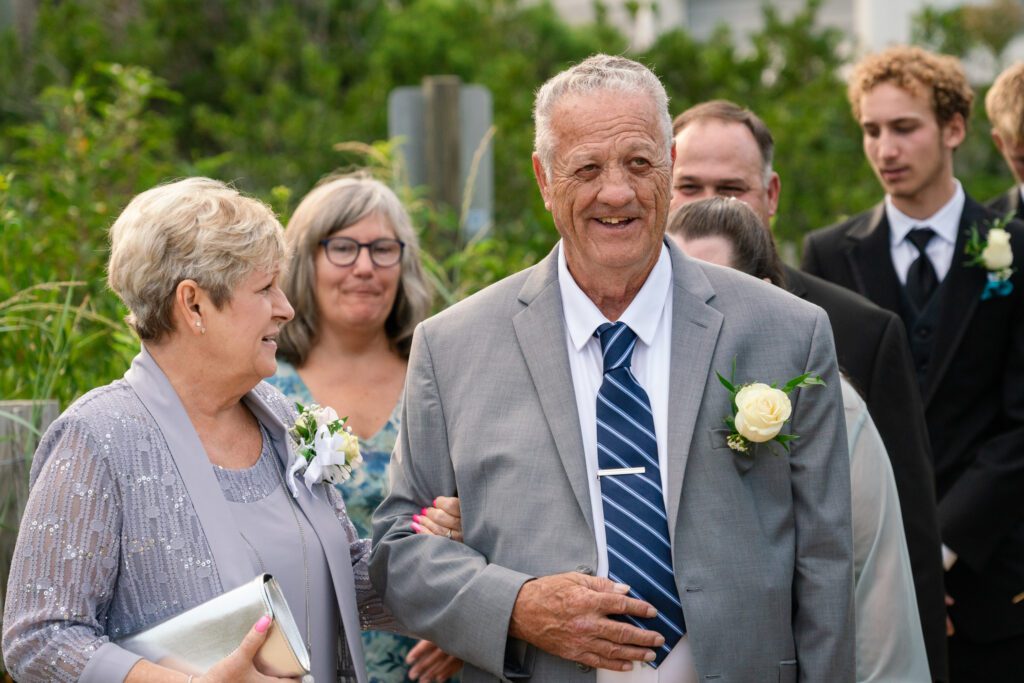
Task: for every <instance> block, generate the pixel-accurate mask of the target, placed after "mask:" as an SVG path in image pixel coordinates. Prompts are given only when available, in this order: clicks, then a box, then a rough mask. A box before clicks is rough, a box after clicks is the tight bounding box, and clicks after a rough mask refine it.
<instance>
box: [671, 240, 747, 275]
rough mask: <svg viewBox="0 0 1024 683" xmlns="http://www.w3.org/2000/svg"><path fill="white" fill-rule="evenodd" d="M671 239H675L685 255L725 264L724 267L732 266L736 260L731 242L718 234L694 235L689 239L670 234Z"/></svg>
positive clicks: (718, 264)
mask: <svg viewBox="0 0 1024 683" xmlns="http://www.w3.org/2000/svg"><path fill="white" fill-rule="evenodd" d="M672 239H674V240H675V241H676V244H677V245H679V248H680V249H682V250H683V252H684V253H685V254H686V255H687V256H690V257H692V258H695V259H699V260H701V261H707V262H708V263H714V264H715V265H716V266H725V267H726V268H732V267H733V263H735V261H736V255H735V254H734V253H733V250H732V243H730V242H729V240H727V239H725V238H724V237H721V236H719V235H712V236H710V237H696V238H694V239H690V240H688V239H684V238H682V237H679V236H678V235H672Z"/></svg>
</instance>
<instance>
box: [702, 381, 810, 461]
mask: <svg viewBox="0 0 1024 683" xmlns="http://www.w3.org/2000/svg"><path fill="white" fill-rule="evenodd" d="M715 374H716V375H718V381H719V382H721V383H722V386H724V387H725V388H726V390H727V391H728V392H729V393H730V394H731V395H732V414H731V415H727V416H726V417H725V420H724V421H725V424H726V425H727V426H728V427H729V429H731V430H732V433H730V434H729V435H728V436H727V437H726V440H725V441H726V443H727V444H728V445H729V448H731V449H733V450H734V451H739V452H740V453H747V452H749V451H750V447H751V444H758V443H765V442H768V441H775V442H777V443H779V444H781V445H782V447H783V448H784V449H786V451H787V452H788V451H789V442H791V441H793V440H795V439H798V438H800V437H799V436H798V435H796V434H783V433H782V426H783V425H784V424H785V423H786V421H787V420H789V417H790V415H791V414H792V412H793V405H792V403H790V401H789V394H790V393H791V392H793V391H794V390H795V389H798V388H800V387H811V386H825V382H824V380H822V379H821V377H819V376H818V375H815V374H814V373H812V372H808V373H806V374H803V375H800V376H799V377H794V378H793V379H791V380H789V381H788V382H786V383H785V384H784V385H783V386H782V387H781V388H779V387H777V386H776V385H775V384H765V383H763V382H752V383H750V384H741V385H739V386H736V385H735V384H734V383H733V381H731V380H727V379H726V378H725V377H723V376H722V375H721V373H717V372H716V373H715ZM735 374H736V367H735V363H734V364H733V375H735Z"/></svg>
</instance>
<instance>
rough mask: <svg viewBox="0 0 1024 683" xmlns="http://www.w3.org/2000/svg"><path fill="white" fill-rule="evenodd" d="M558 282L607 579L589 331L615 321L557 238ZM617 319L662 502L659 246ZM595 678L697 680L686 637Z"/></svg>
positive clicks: (604, 681) (664, 420) (633, 682)
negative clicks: (653, 451)
mask: <svg viewBox="0 0 1024 683" xmlns="http://www.w3.org/2000/svg"><path fill="white" fill-rule="evenodd" d="M558 287H559V290H560V291H561V294H562V311H563V315H564V317H565V331H566V335H565V342H566V348H567V350H568V352H569V369H570V371H571V372H572V384H573V389H574V390H575V393H576V409H577V412H578V413H579V417H580V428H581V430H582V436H583V453H584V456H585V458H586V461H587V480H588V484H589V488H590V506H591V512H592V514H593V519H594V540H595V541H596V542H597V570H596V572H595V574H596V575H597V576H608V546H607V542H606V540H605V529H604V508H603V507H602V503H601V484H600V482H599V481H598V479H597V392H598V390H599V389H600V388H601V382H602V381H603V380H604V363H603V355H602V353H601V341H600V340H599V339H598V338H597V337H595V336H594V331H595V330H596V329H597V328H598V326H600V325H601V324H603V323H606V322H616V321H610V320H608V319H607V318H606V317H605V316H604V314H603V313H601V311H600V310H599V309H598V308H597V306H596V305H595V304H594V302H593V301H591V300H590V298H589V297H588V296H587V295H586V294H585V293H584V292H583V290H582V289H580V287H579V285H578V284H576V281H575V280H574V279H573V277H572V275H571V274H570V273H569V268H568V266H567V264H566V261H565V252H564V250H563V249H562V245H561V243H559V245H558ZM619 320H621V321H622V322H624V323H626V324H627V325H629V328H630V329H631V330H633V331H634V332H635V333H636V335H637V338H638V340H637V344H636V348H635V349H634V351H633V360H632V364H631V368H632V371H633V375H634V376H635V377H636V380H637V381H638V382H639V383H640V385H641V386H642V387H643V388H644V390H645V391H646V392H647V396H648V397H649V398H650V400H651V411H652V412H653V413H654V434H655V436H656V437H657V441H658V465H659V467H660V468H661V484H662V486H661V490H662V495H663V496H665V499H666V502H665V504H666V507H667V506H668V499H667V486H666V480H665V474H666V472H667V471H668V455H667V454H668V437H667V434H668V431H667V430H668V393H669V364H670V360H671V357H672V261H671V259H670V257H669V253H668V248H667V247H665V246H662V248H661V256H660V257H659V258H658V262H657V263H656V264H655V265H654V269H653V270H651V273H650V275H648V276H647V281H646V282H644V284H643V287H641V288H640V291H639V292H638V293H637V295H636V297H635V298H634V299H633V301H632V302H631V303H630V304H629V307H628V308H626V310H625V312H624V313H623V314H622V316H621V317H620V318H619ZM597 683H697V670H696V669H695V668H694V665H693V656H692V652H691V650H690V642H689V639H688V638H687V637H686V636H684V637H683V639H682V640H680V641H679V642H678V643H677V644H676V646H675V647H674V648H673V649H672V652H670V653H669V655H668V657H666V658H665V660H664V661H663V662H662V663H661V666H660V667H658V668H657V669H653V668H651V667H650V666H646V665H640V664H638V665H637V666H636V668H635V669H634V670H633V671H627V672H618V671H608V670H606V669H598V671H597Z"/></svg>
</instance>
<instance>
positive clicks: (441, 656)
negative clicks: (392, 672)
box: [405, 498, 462, 683]
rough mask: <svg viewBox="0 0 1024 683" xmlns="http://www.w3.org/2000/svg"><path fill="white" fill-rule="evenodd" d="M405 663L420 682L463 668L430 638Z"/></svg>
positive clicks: (434, 682) (431, 682) (438, 682)
mask: <svg viewBox="0 0 1024 683" xmlns="http://www.w3.org/2000/svg"><path fill="white" fill-rule="evenodd" d="M446 500H454V501H455V502H456V505H457V504H458V498H447V499H446ZM427 533H429V532H427ZM405 663H406V664H411V665H412V667H411V668H410V669H409V678H410V679H411V680H414V681H420V683H443V682H444V681H447V680H448V679H449V678H450V677H451V676H453V675H455V672H456V671H458V670H459V669H461V668H462V660H461V659H457V658H456V657H453V656H451V655H450V654H448V653H447V652H445V651H444V650H442V649H441V648H439V647H438V646H437V645H434V644H433V643H432V642H430V641H429V640H421V641H420V642H418V643H416V645H415V646H414V647H413V648H412V649H411V650H409V654H408V655H406V656H405Z"/></svg>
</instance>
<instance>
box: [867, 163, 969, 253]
mask: <svg viewBox="0 0 1024 683" xmlns="http://www.w3.org/2000/svg"><path fill="white" fill-rule="evenodd" d="M953 182H954V183H956V191H955V192H953V196H952V197H950V199H949V201H948V202H946V203H945V204H944V205H943V206H942V208H941V209H939V210H938V211H936V212H935V213H934V214H932V215H931V216H929V217H928V218H911V217H910V216H908V215H907V214H905V213H903V212H902V211H900V210H899V209H897V208H896V206H895V205H894V204H893V203H892V197H891V196H890V195H885V215H886V218H888V219H889V240H890V241H889V243H890V244H891V245H892V246H894V247H895V246H896V245H898V244H900V243H902V242H903V240H905V239H906V238H907V234H908V233H909V232H910V231H911V230H913V229H914V228H931V229H932V230H934V231H935V234H936V235H938V236H939V237H940V238H942V239H943V240H944V241H946V242H948V243H949V244H950V245H951V246H955V245H956V235H957V232H959V230H960V215H961V214H962V213H963V212H964V203H965V202H966V201H967V196H966V195H965V194H964V188H963V187H962V186H961V185H960V181H959V180H957V179H955V178H954V179H953Z"/></svg>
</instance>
